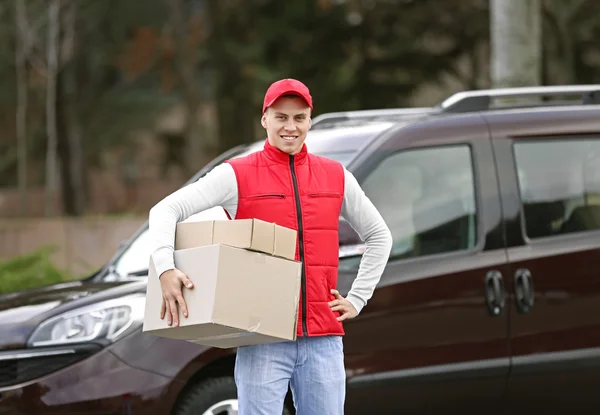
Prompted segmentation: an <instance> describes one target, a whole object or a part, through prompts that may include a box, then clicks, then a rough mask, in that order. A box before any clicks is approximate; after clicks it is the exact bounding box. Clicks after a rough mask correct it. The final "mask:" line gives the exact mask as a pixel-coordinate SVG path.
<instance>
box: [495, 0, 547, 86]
mask: <svg viewBox="0 0 600 415" xmlns="http://www.w3.org/2000/svg"><path fill="white" fill-rule="evenodd" d="M490 6H491V7H490V13H491V16H490V26H491V54H492V56H491V64H492V77H491V78H492V87H493V88H502V87H519V86H533V85H539V84H540V81H541V4H540V0H491V3H490Z"/></svg>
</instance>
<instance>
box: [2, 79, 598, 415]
mask: <svg viewBox="0 0 600 415" xmlns="http://www.w3.org/2000/svg"><path fill="white" fill-rule="evenodd" d="M519 97H526V98H527V100H526V101H525V102H524V103H523V104H522V105H521V104H519V103H518V102H519V100H518V98H519ZM567 97H568V98H574V99H575V101H573V102H565V101H564V99H562V98H567ZM505 98H510V99H511V100H510V105H507V104H506V101H505ZM534 98H539V102H537V103H535V102H532V99H534ZM556 98H560V100H556ZM307 145H308V148H309V151H311V152H313V153H316V154H320V155H323V156H325V157H330V158H333V159H336V160H339V161H340V162H341V163H343V164H344V165H345V166H346V167H347V168H348V169H349V170H350V171H352V172H353V173H354V175H355V176H356V177H357V179H358V180H359V182H360V183H361V185H362V187H363V189H364V190H365V192H366V194H367V195H368V196H369V197H370V198H371V200H372V201H373V202H374V204H375V205H376V206H377V208H378V209H379V210H380V212H381V213H382V215H383V216H384V218H385V220H386V222H387V224H388V226H389V227H390V229H391V231H392V235H393V238H394V244H393V249H392V254H391V257H390V260H389V263H388V266H387V268H386V271H385V273H384V275H383V276H382V279H381V282H380V284H379V286H378V288H377V290H376V292H375V294H374V296H373V298H372V299H371V301H370V302H369V304H368V305H367V306H366V307H365V309H364V311H363V312H362V313H361V315H360V316H359V317H357V318H356V319H354V320H350V321H348V322H347V323H345V328H346V333H347V335H346V337H345V339H344V350H345V362H346V367H347V399H346V413H347V414H349V415H351V414H465V413H478V414H479V413H481V414H503V413H505V414H514V413H528V414H538V413H539V414H575V413H595V412H597V411H598V408H600V394H599V393H598V392H597V389H598V386H599V385H600V312H598V310H600V85H591V86H565V87H540V88H518V89H506V90H489V91H472V92H465V93H460V94H456V95H454V96H452V97H450V98H449V99H448V100H446V101H444V102H443V103H442V104H441V105H440V106H438V107H434V108H424V109H421V110H412V111H411V110H391V111H390V110H387V111H366V112H361V111H359V112H350V113H338V114H329V115H324V116H321V117H317V118H316V119H315V122H314V127H313V129H312V130H311V132H310V133H309V137H308V138H307ZM260 146H262V142H261V143H256V144H254V145H250V146H247V147H239V148H235V149H232V150H231V151H230V152H228V153H226V154H223V155H222V156H221V157H219V158H218V159H217V160H214V161H213V162H212V163H211V164H210V165H208V166H206V167H205V168H204V169H202V171H200V172H199V173H198V174H197V175H196V176H195V177H194V178H192V180H197V179H198V178H199V177H200V176H202V175H204V174H206V173H207V172H208V171H209V170H210V169H212V168H213V167H215V166H216V165H217V164H219V163H221V162H223V161H224V160H225V159H227V158H230V157H237V156H240V155H243V154H247V153H248V152H252V151H256V150H257V149H258V148H260ZM200 218H211V219H218V218H225V215H224V212H223V210H222V209H212V210H210V211H207V212H202V213H200V214H198V215H194V216H193V217H192V218H189V219H188V220H198V219H200ZM362 249H363V246H362V243H361V241H360V240H359V239H358V237H357V236H356V234H354V232H353V231H352V229H351V228H350V227H349V226H348V225H347V224H346V223H345V222H343V221H342V222H341V225H340V276H339V287H338V288H339V289H340V291H341V292H342V294H344V293H345V292H347V291H348V289H349V288H350V285H351V283H352V281H353V279H354V277H355V275H356V271H357V267H358V264H359V261H360V255H361V252H362ZM148 257H149V245H148V240H147V228H146V227H145V226H144V227H142V228H141V229H140V230H139V231H138V232H137V233H136V234H135V235H133V237H132V238H131V239H130V240H129V241H128V243H127V244H126V245H124V247H123V248H122V249H120V250H119V252H117V254H116V255H115V256H114V258H113V259H112V260H111V261H110V262H109V263H108V264H107V265H106V266H105V267H104V268H103V269H102V270H100V271H99V272H98V273H96V274H95V275H93V276H90V277H89V278H87V279H86V280H83V281H77V282H72V283H68V284H60V285H55V286H49V287H44V288H42V289H37V290H31V291H28V292H19V293H13V294H9V295H5V296H3V297H1V298H0V414H11V415H16V414H59V413H60V414H142V413H143V414H145V413H150V414H175V415H186V414H200V415H203V414H235V413H237V401H236V390H235V383H234V381H233V365H234V357H235V350H222V349H213V348H207V347H204V346H200V345H196V344H193V343H188V342H184V341H177V340H170V339H166V338H159V337H155V336H152V335H148V334H144V333H142V331H141V321H142V318H143V310H144V302H145V285H146V284H145V278H146V273H147V269H146V268H147V263H148ZM285 412H286V413H294V409H293V402H292V399H291V396H290V399H289V401H288V405H287V407H286V409H285ZM324 415H326V414H324Z"/></svg>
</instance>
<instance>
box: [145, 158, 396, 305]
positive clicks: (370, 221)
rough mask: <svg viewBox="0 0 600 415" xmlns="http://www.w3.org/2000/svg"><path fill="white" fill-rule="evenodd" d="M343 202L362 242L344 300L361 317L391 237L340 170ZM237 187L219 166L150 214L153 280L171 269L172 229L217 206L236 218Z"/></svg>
mask: <svg viewBox="0 0 600 415" xmlns="http://www.w3.org/2000/svg"><path fill="white" fill-rule="evenodd" d="M344 175H345V176H344V177H345V180H344V183H345V189H344V201H343V204H342V211H341V215H342V217H343V218H344V219H346V220H347V221H348V223H349V224H350V225H351V226H352V228H353V229H354V230H355V231H356V232H357V233H358V235H359V236H360V237H361V239H362V240H363V241H364V242H365V251H364V253H363V256H362V258H361V262H360V266H359V269H358V275H357V277H356V279H355V280H354V282H353V284H352V287H351V289H350V291H349V292H348V295H347V296H346V298H347V299H348V301H350V302H351V303H352V305H353V306H354V308H355V309H356V311H358V312H359V313H360V311H361V310H362V308H363V307H364V306H365V305H366V304H367V301H368V300H369V299H370V298H371V296H372V295H373V291H374V290H375V287H376V286H377V283H378V282H379V279H380V278H381V274H382V273H383V270H384V268H385V266H386V264H387V260H388V258H389V255H390V251H391V249H392V236H391V233H390V230H389V229H388V227H387V225H386V223H385V222H384V220H383V218H382V216H381V215H380V214H379V212H378V211H377V209H376V208H375V206H374V205H373V203H371V201H370V200H369V198H368V197H367V196H366V195H365V193H364V192H363V190H362V189H361V187H360V185H359V184H358V182H357V181H356V178H355V177H354V176H353V175H352V173H350V172H349V171H348V170H346V169H345V168H344ZM237 205H238V186H237V179H236V177H235V172H234V170H233V167H232V166H231V165H230V164H229V163H223V164H221V165H219V166H217V167H215V168H214V169H213V170H211V171H210V172H209V173H207V174H206V175H205V176H204V177H203V178H201V179H200V180H198V181H196V182H194V183H191V184H189V185H187V186H185V187H183V188H181V189H179V190H177V191H176V192H174V193H172V194H170V195H169V196H167V197H166V198H164V199H163V200H161V201H160V202H159V203H157V204H156V205H155V206H154V207H153V208H152V209H150V214H149V236H150V239H151V244H152V248H151V249H152V250H151V252H152V260H153V262H154V266H155V267H156V272H157V275H159V276H160V275H162V274H163V272H165V271H167V270H170V269H174V268H175V263H174V258H173V252H174V244H175V229H176V225H177V223H179V222H182V221H184V220H186V219H187V218H188V217H190V216H192V215H194V214H196V213H199V212H202V211H204V210H207V209H210V208H213V207H217V206H221V207H223V208H224V209H225V210H226V211H227V212H228V213H229V215H230V217H231V218H232V219H235V214H236V211H237Z"/></svg>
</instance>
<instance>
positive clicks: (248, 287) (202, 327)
mask: <svg viewBox="0 0 600 415" xmlns="http://www.w3.org/2000/svg"><path fill="white" fill-rule="evenodd" d="M296 240H297V233H296V231H295V230H292V229H288V228H284V227H281V226H278V225H275V224H273V223H268V222H264V221H261V220H257V219H243V220H219V221H202V222H183V223H179V224H178V225H177V229H176V237H175V254H174V259H175V267H176V268H178V269H179V270H181V271H182V272H183V273H185V274H186V275H187V276H188V278H189V279H190V280H192V281H193V283H194V288H193V289H186V288H183V297H184V299H185V301H186V303H187V306H188V312H189V313H188V317H187V318H185V317H183V315H182V313H181V310H180V311H179V322H180V323H179V327H174V326H169V325H168V324H167V319H166V317H165V318H164V319H163V320H161V319H160V307H161V301H162V291H161V287H160V280H159V278H158V275H157V273H156V269H155V267H154V264H153V263H152V261H151V262H150V268H149V274H148V287H147V293H146V310H145V316H144V325H143V331H144V332H146V333H149V334H153V335H156V336H161V337H169V338H173V339H180V340H186V341H191V342H194V343H198V344H203V345H206V346H212V347H219V348H229V347H237V346H244V345H250V344H259V343H272V342H277V341H286V340H295V339H296V323H297V315H298V299H299V295H300V263H299V262H297V261H295V260H294V255H295V252H296Z"/></svg>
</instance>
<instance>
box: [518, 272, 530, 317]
mask: <svg viewBox="0 0 600 415" xmlns="http://www.w3.org/2000/svg"><path fill="white" fill-rule="evenodd" d="M515 301H516V303H517V304H516V305H517V312H518V313H519V314H527V313H529V312H530V311H531V310H532V309H533V305H534V303H535V291H534V289H533V278H532V277H531V272H530V271H529V270H528V269H526V268H519V269H518V270H517V271H516V272H515Z"/></svg>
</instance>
